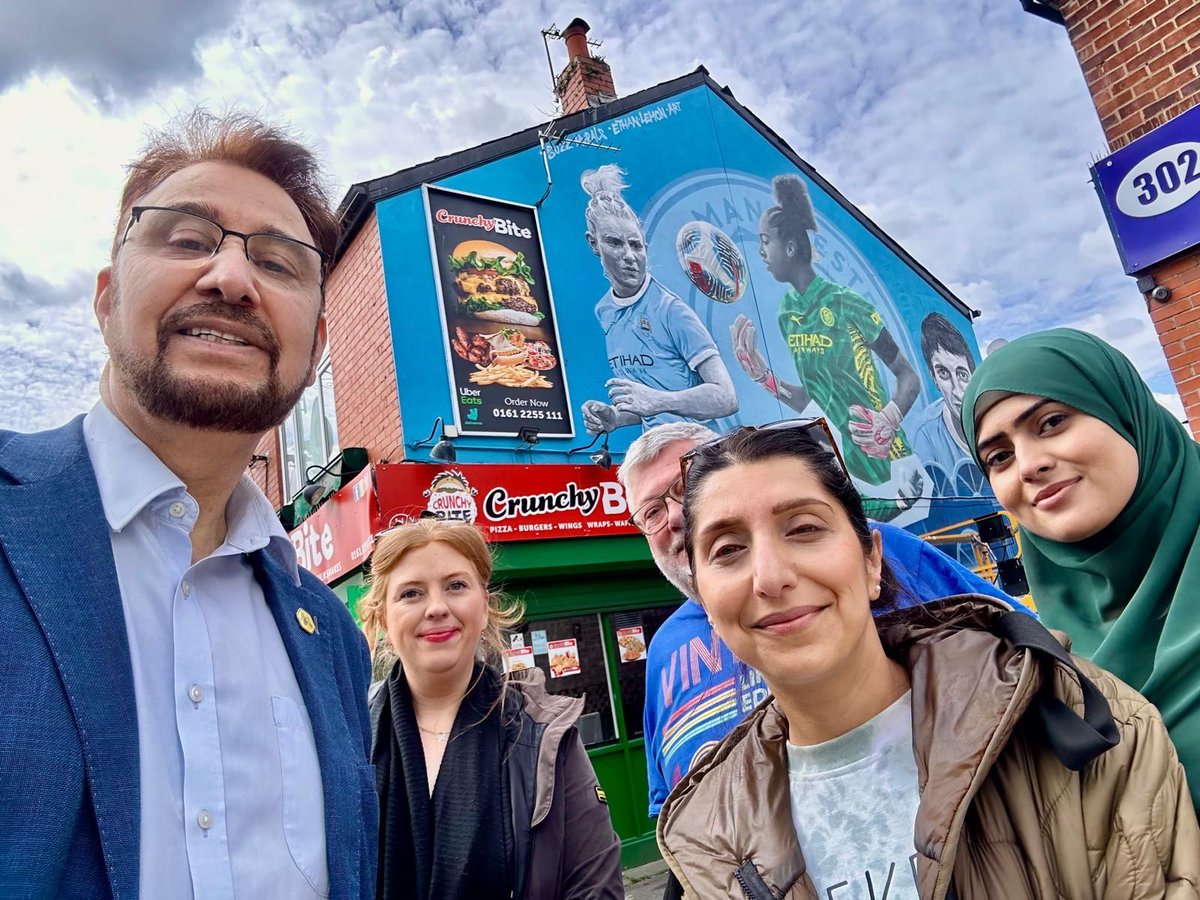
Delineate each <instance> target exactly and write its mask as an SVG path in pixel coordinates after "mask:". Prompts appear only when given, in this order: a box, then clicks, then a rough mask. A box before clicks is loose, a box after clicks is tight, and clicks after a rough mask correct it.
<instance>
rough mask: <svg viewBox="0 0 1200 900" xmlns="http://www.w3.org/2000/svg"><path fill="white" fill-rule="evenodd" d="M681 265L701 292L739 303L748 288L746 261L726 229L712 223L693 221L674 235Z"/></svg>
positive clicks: (722, 301)
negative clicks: (723, 229)
mask: <svg viewBox="0 0 1200 900" xmlns="http://www.w3.org/2000/svg"><path fill="white" fill-rule="evenodd" d="M675 252H676V253H678V254H679V265H680V266H681V267H682V268H683V272H684V274H685V275H687V277H688V279H689V280H690V281H691V282H692V284H694V285H695V286H696V287H697V288H698V289H699V290H700V292H701V293H702V294H704V295H705V296H706V297H708V298H709V299H710V300H716V301H717V302H718V303H736V302H737V301H738V300H740V299H741V296H742V294H743V293H744V292H745V290H746V260H745V259H743V258H742V254H741V251H740V250H738V246H737V244H735V243H734V242H733V241H732V240H731V239H730V237H729V235H727V234H726V233H725V232H723V231H722V230H721V229H720V228H718V227H717V226H716V225H713V224H712V223H710V222H701V221H695V220H693V221H691V222H688V223H687V224H686V225H684V226H683V227H682V228H680V229H679V234H678V235H677V236H676V238H675Z"/></svg>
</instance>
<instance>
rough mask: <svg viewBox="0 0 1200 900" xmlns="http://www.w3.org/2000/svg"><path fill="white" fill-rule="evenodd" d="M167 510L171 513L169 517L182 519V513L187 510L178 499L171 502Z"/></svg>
mask: <svg viewBox="0 0 1200 900" xmlns="http://www.w3.org/2000/svg"><path fill="white" fill-rule="evenodd" d="M168 512H170V513H171V518H173V519H182V518H183V514H184V513H185V512H187V507H186V506H184V505H183V503H182V502H180V501H179V500H176V501H175V502H174V503H172V504H171V508H170V509H169V510H168Z"/></svg>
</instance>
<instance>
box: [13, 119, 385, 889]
mask: <svg viewBox="0 0 1200 900" xmlns="http://www.w3.org/2000/svg"><path fill="white" fill-rule="evenodd" d="M337 237H338V225H337V220H336V218H335V216H334V214H333V212H332V210H331V209H330V207H329V204H328V201H327V199H326V197H325V195H324V193H323V191H322V189H321V187H320V172H319V170H318V167H317V164H316V160H315V159H314V157H313V155H312V154H311V153H310V152H309V151H308V150H306V149H305V148H303V147H301V146H300V145H298V144H296V143H295V142H293V141H291V140H290V139H288V138H287V136H286V135H284V134H283V133H282V132H280V131H278V130H276V129H274V128H271V127H269V126H267V125H265V124H264V123H262V122H260V121H258V120H256V119H253V118H250V117H248V116H243V115H237V114H230V115H226V116H223V117H220V118H217V117H214V116H211V115H208V114H206V113H204V112H202V111H199V112H196V113H194V114H193V115H192V116H191V117H189V118H187V119H185V120H181V122H180V123H179V124H178V126H177V127H176V128H175V129H174V130H171V131H167V132H164V133H160V134H158V135H155V136H153V137H152V138H151V141H150V144H149V146H148V148H147V150H146V151H145V153H144V154H143V155H142V156H141V157H140V158H139V159H138V160H136V161H135V162H134V163H133V165H132V166H131V167H130V175H129V178H128V180H127V181H126V184H125V189H124V192H123V195H122V198H121V204H120V209H119V220H118V224H117V229H116V233H115V235H114V240H113V246H112V255H111V260H110V263H109V265H107V266H105V267H104V268H103V269H101V270H100V272H99V274H98V275H97V277H96V293H95V303H94V306H95V312H96V318H97V320H98V322H99V326H100V331H101V333H102V334H103V336H104V341H105V344H106V345H107V346H108V351H109V362H108V364H107V365H106V366H105V368H104V371H103V373H102V375H101V380H100V398H99V401H98V402H97V403H96V405H95V406H94V407H93V408H92V410H91V412H89V413H88V414H87V415H86V416H83V417H81V418H79V419H76V420H74V421H72V422H70V423H69V424H67V425H66V426H64V427H62V428H59V429H57V430H54V431H47V432H42V433H38V434H13V433H10V432H0V626H2V628H3V632H4V642H3V643H4V649H3V650H0V772H2V773H3V779H4V790H3V792H0V824H2V825H3V828H2V829H0V896H5V897H9V896H23V897H24V896H28V897H56V898H84V897H88V898H90V897H115V898H120V897H138V896H140V897H172V898H180V897H183V898H189V897H203V898H212V897H218V898H219V897H289V898H302V897H314V898H315V897H343V898H354V897H368V896H373V894H374V891H375V877H374V869H375V863H376V844H377V835H376V827H377V826H376V819H377V812H378V807H377V801H376V799H375V784H374V779H373V776H372V774H371V767H370V765H369V761H368V753H369V746H370V725H369V721H368V714H367V708H366V691H367V685H368V682H369V676H370V663H369V659H368V656H367V651H366V645H365V641H364V639H363V637H362V635H361V633H360V632H359V631H358V630H357V628H356V627H355V625H354V622H353V620H352V619H351V617H350V614H349V612H348V611H347V609H346V607H345V606H344V605H343V604H342V603H341V602H340V601H339V600H338V598H337V597H336V596H335V595H334V594H333V593H332V592H331V591H329V590H328V589H327V588H326V587H325V586H324V585H322V584H321V583H320V582H319V581H318V580H317V579H315V578H314V577H313V576H312V575H310V574H309V573H308V572H306V571H304V570H302V569H301V568H300V567H299V566H298V565H297V559H296V553H295V550H294V548H293V547H292V544H291V541H290V540H289V539H288V535H287V533H286V532H285V531H284V530H283V528H282V526H281V525H280V523H279V520H278V519H277V518H276V517H275V513H274V510H273V509H272V508H271V505H270V503H269V502H268V501H267V498H266V497H265V496H263V494H262V492H261V491H260V490H259V489H258V488H257V487H256V485H255V484H254V482H253V481H252V480H251V479H250V478H249V477H248V476H247V475H246V474H245V470H246V467H247V465H248V463H249V462H250V458H251V455H252V454H253V452H254V449H255V446H256V445H257V443H258V441H259V438H260V437H261V436H262V435H263V434H264V433H265V432H267V431H269V430H270V429H272V428H274V427H275V426H276V425H278V424H279V423H280V422H281V421H282V420H283V419H284V418H285V417H286V415H287V414H288V412H289V411H290V410H291V408H292V407H293V406H294V405H295V403H296V401H297V399H298V398H299V397H300V394H301V393H302V392H303V390H304V388H305V387H306V386H307V385H311V384H312V383H313V380H314V372H315V368H316V364H317V362H318V360H319V359H320V357H321V354H322V351H323V349H324V347H325V316H324V306H325V300H324V277H325V271H326V266H327V264H328V262H329V259H330V254H331V253H332V251H333V248H334V245H335V242H336V240H337Z"/></svg>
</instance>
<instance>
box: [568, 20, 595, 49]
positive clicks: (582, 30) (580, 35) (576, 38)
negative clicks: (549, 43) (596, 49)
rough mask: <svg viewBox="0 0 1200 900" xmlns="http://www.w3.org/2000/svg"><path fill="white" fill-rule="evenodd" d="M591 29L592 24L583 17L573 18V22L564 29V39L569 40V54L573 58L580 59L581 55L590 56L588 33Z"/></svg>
mask: <svg viewBox="0 0 1200 900" xmlns="http://www.w3.org/2000/svg"><path fill="white" fill-rule="evenodd" d="M589 30H591V29H590V26H589V25H588V23H587V22H585V21H584V20H583V19H580V18H575V19H572V20H571V24H570V25H568V26H567V27H566V28H565V29H563V33H562V36H563V39H564V40H565V41H566V42H567V56H569V57H570V58H571V59H579V58H580V57H590V56H591V55H592V54H591V51H590V50H588V43H587V33H588V31H589Z"/></svg>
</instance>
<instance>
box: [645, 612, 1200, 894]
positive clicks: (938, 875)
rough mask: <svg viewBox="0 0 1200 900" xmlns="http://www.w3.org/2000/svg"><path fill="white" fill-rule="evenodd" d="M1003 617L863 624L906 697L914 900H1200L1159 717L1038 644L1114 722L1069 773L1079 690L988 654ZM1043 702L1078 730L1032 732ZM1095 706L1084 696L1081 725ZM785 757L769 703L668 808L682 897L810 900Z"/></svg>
mask: <svg viewBox="0 0 1200 900" xmlns="http://www.w3.org/2000/svg"><path fill="white" fill-rule="evenodd" d="M1006 612H1008V610H1007V609H1006V607H1005V606H1004V604H1003V603H1001V602H999V601H993V600H991V599H989V598H983V597H979V596H971V597H960V598H952V599H950V600H946V601H941V602H940V603H939V604H935V605H932V606H931V607H930V613H931V615H933V616H936V617H937V618H939V619H941V620H943V621H942V622H938V623H936V624H935V623H933V622H932V621H931V622H930V624H920V625H918V624H912V623H911V622H910V621H906V620H905V619H904V618H894V617H891V618H884V619H880V620H879V622H878V624H879V630H880V636H881V637H882V638H883V642H884V646H885V648H886V649H887V651H888V654H889V655H890V656H892V658H894V659H896V660H898V661H899V662H901V663H902V664H903V665H904V666H905V667H906V668H907V669H908V672H909V675H910V677H911V679H912V706H913V751H914V754H915V756H916V762H917V773H918V779H919V785H920V791H921V801H920V806H919V809H918V812H917V819H916V823H915V827H914V844H915V849H916V851H917V857H916V868H917V882H918V885H919V890H920V894H921V897H922V898H926V900H941V898H943V897H952V898H958V900H983V898H988V900H995V898H1004V900H1022V898H1070V900H1089V898H1107V900H1118V898H1119V900H1135V898H1155V900H1159V898H1164V897H1166V898H1172V900H1178V898H1198V897H1200V826H1198V825H1197V822H1196V814H1195V812H1194V811H1193V809H1192V802H1191V798H1190V796H1189V794H1188V790H1187V785H1186V782H1185V778H1184V774H1183V769H1182V768H1181V767H1180V765H1179V760H1178V758H1177V757H1176V755H1175V748H1174V747H1173V746H1172V744H1171V742H1170V739H1169V738H1168V737H1167V732H1166V729H1165V728H1164V727H1163V723H1162V719H1161V718H1160V717H1159V714H1158V711H1157V710H1156V709H1155V708H1154V707H1153V706H1152V705H1151V704H1150V703H1149V702H1148V701H1147V700H1146V699H1145V698H1143V697H1142V696H1141V695H1140V694H1138V693H1137V692H1136V691H1134V690H1133V689H1132V688H1131V687H1129V686H1128V685H1126V684H1124V683H1122V682H1121V681H1119V680H1118V679H1116V678H1115V677H1113V676H1112V675H1110V674H1108V673H1107V672H1104V671H1102V670H1100V669H1097V668H1096V667H1095V666H1092V665H1091V664H1089V663H1087V662H1085V661H1083V660H1079V659H1074V658H1071V657H1067V656H1066V655H1065V654H1061V651H1059V650H1058V647H1057V646H1056V645H1055V644H1054V643H1053V641H1049V640H1047V641H1045V643H1046V644H1048V645H1049V647H1050V648H1052V650H1053V654H1060V655H1062V657H1063V659H1074V662H1075V664H1076V665H1077V666H1078V668H1079V671H1080V672H1081V673H1082V674H1083V675H1084V676H1086V678H1087V679H1089V680H1090V681H1091V682H1092V683H1093V684H1094V685H1095V687H1097V688H1098V689H1099V691H1100V693H1101V694H1102V695H1103V697H1104V698H1105V699H1107V702H1108V705H1109V707H1110V708H1111V711H1112V718H1111V720H1109V719H1108V717H1107V713H1103V714H1102V715H1103V718H1104V720H1105V721H1107V728H1108V729H1110V730H1111V729H1112V726H1113V721H1112V720H1115V729H1116V732H1117V734H1119V743H1117V745H1116V746H1115V747H1112V748H1111V749H1107V750H1106V749H1105V748H1106V747H1107V746H1108V744H1106V743H1104V742H1101V743H1100V745H1099V746H1093V747H1092V749H1090V750H1087V751H1085V755H1084V756H1083V757H1082V758H1078V757H1077V758H1076V759H1075V760H1074V762H1075V764H1076V765H1081V766H1082V769H1081V771H1072V770H1071V769H1069V768H1068V767H1067V766H1066V765H1064V764H1063V762H1062V761H1060V758H1059V755H1062V756H1064V757H1066V758H1070V757H1071V753H1072V752H1073V751H1074V752H1075V753H1076V754H1078V753H1079V752H1080V751H1079V746H1078V745H1077V744H1076V746H1074V747H1072V746H1071V745H1072V740H1071V738H1072V735H1075V736H1076V737H1077V736H1078V732H1079V731H1080V730H1082V731H1083V732H1091V729H1090V728H1087V727H1084V726H1083V722H1082V716H1083V714H1084V706H1085V704H1084V696H1085V695H1084V692H1083V690H1081V680H1080V678H1079V677H1078V676H1077V675H1076V673H1075V672H1072V671H1071V670H1070V669H1068V668H1067V667H1066V665H1064V664H1062V663H1056V662H1054V661H1053V658H1052V653H1051V652H1043V651H1041V650H1032V649H1029V648H1026V647H1021V648H1017V647H1014V645H1013V643H1010V641H1009V640H1007V639H1005V638H1002V637H1000V636H999V635H1000V634H1009V632H1008V627H1009V626H1021V627H1022V628H1024V626H1023V625H1022V623H1014V622H1011V621H1007V622H1006V621H1005V613H1006ZM1015 615H1020V614H1015ZM1038 630H1039V631H1040V633H1041V636H1042V639H1043V640H1044V639H1045V636H1046V635H1047V634H1048V632H1045V631H1044V629H1040V627H1039V629H1038ZM1064 643H1065V642H1064ZM1055 697H1057V698H1061V700H1062V701H1065V703H1066V704H1067V706H1068V707H1069V708H1070V709H1071V710H1073V711H1074V712H1075V713H1076V714H1078V716H1074V715H1067V716H1066V717H1065V718H1067V719H1070V720H1071V721H1067V722H1064V721H1063V718H1064V717H1063V716H1059V717H1057V718H1056V717H1055V715H1054V714H1053V713H1050V714H1049V715H1046V714H1044V712H1043V710H1044V709H1045V708H1046V706H1047V705H1048V704H1047V702H1046V701H1047V700H1049V701H1050V702H1049V705H1051V706H1052V705H1053V698H1055ZM1097 704H1098V706H1099V707H1103V705H1104V704H1103V702H1101V701H1100V698H1099V697H1097V696H1095V695H1093V704H1092V706H1093V708H1092V709H1090V710H1088V716H1087V718H1088V720H1089V721H1090V722H1092V723H1093V724H1095V723H1097V721H1098V720H1099V717H1098V716H1097V712H1098V710H1097V708H1096V706H1097ZM1060 712H1064V711H1061V710H1060ZM1068 726H1078V727H1068ZM1100 730H1101V732H1104V730H1105V727H1104V725H1103V724H1102V725H1101V728H1100ZM1091 733H1092V734H1093V735H1094V734H1095V732H1091ZM786 741H787V723H786V720H785V719H784V717H783V714H782V713H781V712H780V711H779V708H778V707H777V706H776V705H775V702H774V700H773V698H768V699H767V700H766V701H765V702H764V703H763V704H762V705H760V706H759V707H758V709H756V710H755V711H754V713H752V714H751V715H750V717H749V718H747V719H746V720H745V721H744V722H743V723H742V724H741V725H739V726H738V728H737V729H736V730H734V731H733V732H732V733H731V734H730V735H729V736H728V737H727V738H726V739H725V740H724V741H723V742H722V743H721V744H720V745H719V746H718V747H716V748H715V750H714V751H713V752H712V754H711V755H710V756H709V757H708V758H707V759H705V760H703V761H702V762H700V763H699V764H697V766H695V767H694V768H693V769H692V770H691V772H689V773H688V775H687V776H686V777H685V778H684V779H683V780H682V781H681V782H680V783H679V784H678V785H676V787H675V789H674V790H673V791H672V792H671V794H670V796H669V797H668V798H667V801H666V803H665V804H664V805H663V809H662V812H661V813H660V815H659V818H658V844H659V847H660V849H661V850H662V854H663V858H664V859H665V860H666V861H667V863H668V865H669V866H670V867H671V870H672V872H673V873H674V874H675V876H676V878H678V879H679V881H680V883H681V884H682V886H683V889H684V894H685V896H686V897H690V898H698V900H715V898H720V897H732V898H752V900H777V898H811V900H817V893H816V891H815V889H814V887H813V884H812V881H811V879H810V878H809V877H808V876H807V875H806V874H805V864H804V856H803V854H802V853H801V851H800V846H799V844H798V843H797V840H796V833H795V829H794V827H793V824H792V813H791V806H790V793H789V786H788V773H787V754H786V746H785V744H786ZM1109 743H1111V741H1110V742H1109ZM1056 754H1059V755H1056ZM1092 757H1094V758H1092ZM1089 758H1090V759H1091V761H1090V762H1085V761H1086V759H1089ZM820 900H825V898H820Z"/></svg>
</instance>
